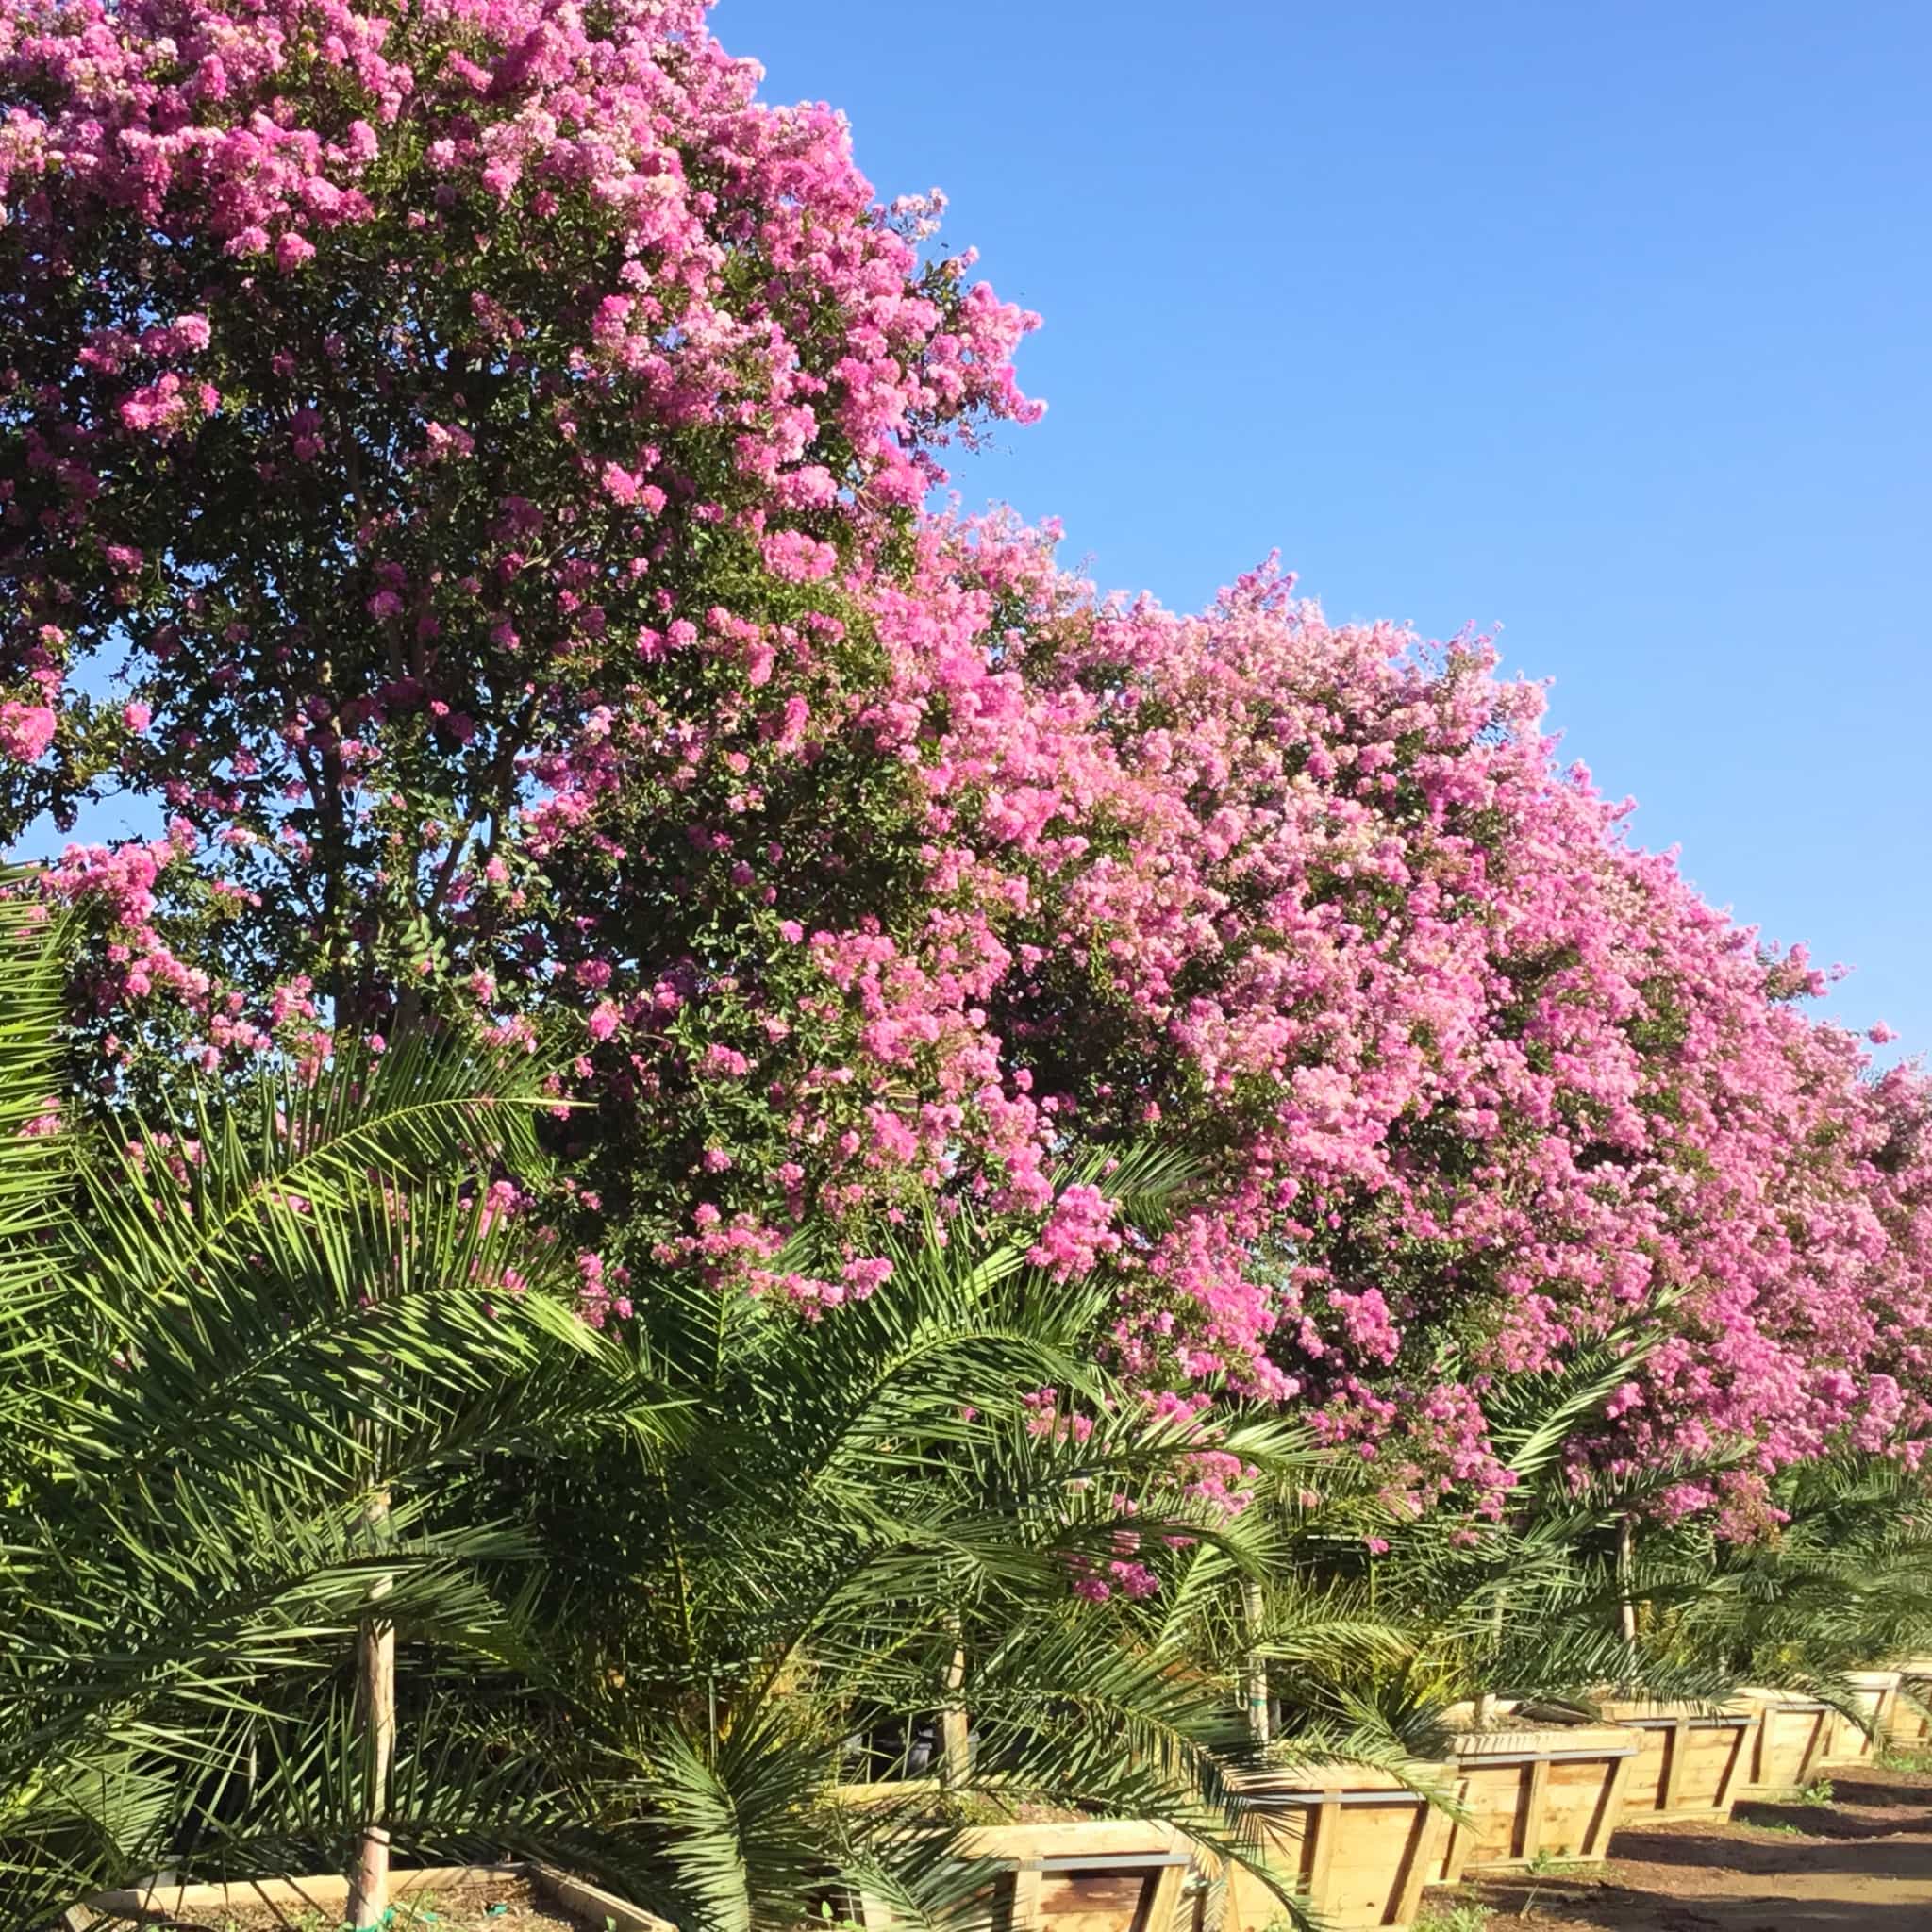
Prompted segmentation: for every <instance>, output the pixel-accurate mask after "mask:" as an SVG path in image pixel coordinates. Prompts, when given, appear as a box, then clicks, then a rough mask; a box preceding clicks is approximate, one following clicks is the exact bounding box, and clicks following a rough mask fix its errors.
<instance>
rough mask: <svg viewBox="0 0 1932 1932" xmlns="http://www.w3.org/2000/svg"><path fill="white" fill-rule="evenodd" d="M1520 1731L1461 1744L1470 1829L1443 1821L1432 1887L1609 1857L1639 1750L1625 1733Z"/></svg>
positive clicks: (1603, 1727)
mask: <svg viewBox="0 0 1932 1932" xmlns="http://www.w3.org/2000/svg"><path fill="white" fill-rule="evenodd" d="M1503 1708H1504V1710H1505V1712H1506V1714H1507V1715H1508V1716H1509V1717H1511V1718H1513V1717H1514V1713H1512V1712H1509V1711H1508V1707H1507V1706H1506V1707H1503ZM1515 1722H1516V1723H1517V1724H1519V1725H1520V1728H1511V1729H1503V1730H1483V1731H1465V1732H1463V1733H1461V1734H1460V1735H1459V1736H1458V1737H1457V1740H1456V1761H1457V1768H1458V1770H1459V1771H1460V1773H1461V1786H1462V1792H1461V1796H1462V1807H1463V1809H1464V1810H1465V1811H1467V1812H1468V1813H1469V1814H1470V1822H1469V1823H1468V1824H1461V1823H1459V1822H1457V1820H1455V1819H1449V1820H1446V1821H1445V1823H1444V1826H1443V1831H1442V1856H1441V1860H1440V1861H1439V1862H1438V1863H1437V1864H1436V1865H1434V1866H1432V1867H1431V1869H1430V1874H1429V1883H1430V1884H1431V1885H1459V1884H1460V1883H1461V1882H1462V1879H1463V1877H1464V1875H1465V1874H1472V1873H1482V1872H1502V1871H1508V1870H1510V1869H1512V1868H1514V1867H1520V1866H1524V1865H1528V1864H1530V1863H1532V1862H1533V1861H1534V1860H1535V1859H1537V1858H1538V1857H1554V1858H1563V1859H1566V1860H1575V1861H1577V1862H1592V1863H1593V1862H1596V1861H1598V1860H1601V1859H1604V1858H1607V1857H1609V1850H1610V1834H1611V1833H1612V1832H1614V1831H1615V1830H1616V1828H1617V1823H1618V1820H1619V1819H1620V1818H1621V1816H1622V1815H1623V1808H1624V1790H1625V1788H1626V1786H1627V1785H1628V1783H1629V1779H1630V1774H1631V1773H1632V1771H1633V1770H1634V1769H1635V1767H1636V1764H1637V1759H1638V1755H1639V1752H1640V1749H1641V1746H1640V1744H1639V1741H1638V1740H1637V1739H1636V1738H1635V1737H1634V1736H1632V1734H1631V1733H1630V1732H1629V1731H1628V1730H1626V1729H1625V1728H1624V1726H1623V1725H1621V1724H1542V1723H1533V1722H1531V1721H1530V1720H1528V1719H1517V1720H1515Z"/></svg>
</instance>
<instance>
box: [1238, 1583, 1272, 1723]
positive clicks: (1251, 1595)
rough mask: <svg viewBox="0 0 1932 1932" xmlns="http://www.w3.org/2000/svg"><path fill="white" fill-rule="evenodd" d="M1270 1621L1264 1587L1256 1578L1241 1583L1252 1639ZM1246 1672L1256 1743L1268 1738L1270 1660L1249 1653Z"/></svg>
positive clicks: (1243, 1612) (1244, 1615) (1244, 1617)
mask: <svg viewBox="0 0 1932 1932" xmlns="http://www.w3.org/2000/svg"><path fill="white" fill-rule="evenodd" d="M1267 1620H1268V1610H1267V1605H1266V1603H1265V1601H1264V1600H1263V1598H1262V1595H1261V1586H1260V1584H1259V1583H1257V1582H1256V1581H1255V1579H1254V1578H1253V1577H1249V1578H1247V1579H1245V1580H1244V1581H1243V1582H1242V1584H1241V1621H1242V1623H1243V1624H1245V1625H1246V1626H1247V1633H1248V1636H1249V1637H1250V1638H1251V1639H1253V1638H1256V1637H1258V1636H1259V1635H1260V1634H1261V1629H1262V1626H1263V1625H1264V1624H1266V1622H1267ZM1244 1675H1245V1677H1246V1680H1247V1697H1248V1731H1249V1735H1250V1736H1252V1737H1253V1739H1254V1740H1255V1742H1256V1743H1257V1744H1265V1743H1266V1742H1267V1741H1268V1735H1269V1730H1270V1728H1271V1726H1270V1723H1269V1715H1270V1714H1269V1710H1268V1659H1267V1658H1266V1657H1263V1656H1262V1655H1261V1653H1260V1652H1259V1651H1258V1650H1251V1651H1249V1652H1248V1655H1247V1659H1246V1667H1245V1671H1244Z"/></svg>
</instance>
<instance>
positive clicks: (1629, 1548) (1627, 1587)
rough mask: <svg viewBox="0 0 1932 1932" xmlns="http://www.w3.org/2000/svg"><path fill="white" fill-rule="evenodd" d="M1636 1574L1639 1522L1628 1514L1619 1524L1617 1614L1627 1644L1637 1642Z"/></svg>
mask: <svg viewBox="0 0 1932 1932" xmlns="http://www.w3.org/2000/svg"><path fill="white" fill-rule="evenodd" d="M1636 1572H1637V1520H1636V1518H1635V1517H1633V1516H1630V1515H1627V1514H1626V1515H1624V1517H1622V1518H1621V1519H1620V1520H1619V1522H1618V1524H1617V1599H1618V1604H1617V1614H1618V1620H1619V1622H1620V1624H1622V1626H1623V1631H1624V1642H1625V1643H1635V1642H1636V1641H1637V1598H1636V1596H1635V1594H1634V1593H1633V1592H1634V1586H1635V1581H1636Z"/></svg>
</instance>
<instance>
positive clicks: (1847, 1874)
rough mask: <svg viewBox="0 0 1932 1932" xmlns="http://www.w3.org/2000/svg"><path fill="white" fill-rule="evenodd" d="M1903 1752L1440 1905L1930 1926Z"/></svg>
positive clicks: (1595, 1919) (1893, 1930)
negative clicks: (1900, 1763) (1600, 1860)
mask: <svg viewBox="0 0 1932 1932" xmlns="http://www.w3.org/2000/svg"><path fill="white" fill-rule="evenodd" d="M1914 1762H1915V1764H1916V1765H1918V1766H1920V1767H1923V1768H1916V1769H1913V1770H1896V1769H1878V1768H1876V1767H1862V1766H1861V1767H1859V1768H1857V1769H1855V1770H1848V1771H1835V1772H1832V1773H1830V1774H1829V1776H1830V1780H1831V1796H1830V1799H1829V1801H1828V1802H1826V1803H1824V1804H1816V1805H1814V1804H1802V1803H1790V1804H1778V1805H1756V1804H1753V1805H1740V1807H1738V1814H1737V1818H1736V1820H1735V1821H1734V1822H1733V1823H1732V1824H1729V1825H1724V1826H1713V1825H1707V1824H1653V1825H1637V1826H1626V1827H1625V1828H1624V1830H1622V1831H1620V1832H1618V1834H1617V1836H1616V1839H1615V1840H1614V1845H1613V1849H1614V1850H1615V1852H1616V1857H1614V1858H1612V1859H1611V1860H1610V1862H1609V1864H1608V1865H1607V1867H1599V1868H1596V1869H1594V1870H1592V1871H1590V1872H1587V1873H1575V1874H1560V1873H1559V1874H1547V1875H1543V1874H1524V1875H1520V1876H1512V1877H1510V1878H1509V1879H1507V1880H1502V1881H1493V1882H1491V1883H1488V1884H1484V1885H1474V1886H1471V1887H1470V1888H1469V1889H1468V1890H1467V1892H1466V1893H1463V1894H1458V1895H1457V1899H1456V1900H1453V1901H1443V1902H1442V1904H1441V1905H1439V1906H1438V1907H1437V1910H1438V1911H1439V1913H1441V1915H1442V1917H1443V1919H1445V1920H1446V1922H1447V1923H1448V1924H1458V1922H1457V1920H1456V1919H1454V1918H1450V1917H1449V1916H1448V1914H1449V1913H1450V1912H1452V1911H1454V1910H1455V1909H1456V1907H1457V1905H1458V1904H1461V1905H1464V1906H1471V1905H1474V1906H1481V1907H1487V1908H1488V1910H1489V1915H1490V1916H1489V1918H1488V1920H1487V1925H1486V1932H1516V1928H1517V1927H1519V1926H1521V1927H1524V1928H1529V1927H1534V1928H1535V1932H1932V1761H1927V1760H1925V1759H1924V1758H1921V1759H1917V1760H1914ZM1439 1896H1440V1895H1439ZM1426 1923H1427V1921H1426V1919H1425V1920H1424V1924H1426ZM1459 1923H1460V1924H1467V1925H1473V1924H1483V1923H1484V1922H1483V1921H1482V1920H1481V1919H1480V1918H1479V1917H1478V1916H1477V1915H1476V1914H1475V1913H1474V1912H1471V1913H1470V1914H1469V1916H1468V1917H1466V1918H1464V1919H1462V1920H1461V1921H1460V1922H1459Z"/></svg>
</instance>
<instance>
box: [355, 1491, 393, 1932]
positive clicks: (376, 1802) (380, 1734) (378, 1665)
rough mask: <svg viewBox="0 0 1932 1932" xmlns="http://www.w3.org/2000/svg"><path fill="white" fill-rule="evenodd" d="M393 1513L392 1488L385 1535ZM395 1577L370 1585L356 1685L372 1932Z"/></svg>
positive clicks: (364, 1884)
mask: <svg viewBox="0 0 1932 1932" xmlns="http://www.w3.org/2000/svg"><path fill="white" fill-rule="evenodd" d="M388 1517H389V1492H388V1491H386V1490H378V1491H376V1493H375V1497H374V1498H373V1499H372V1500H371V1502H370V1505H369V1524H370V1529H371V1531H372V1533H373V1534H377V1535H379V1534H380V1532H381V1527H382V1524H384V1523H385V1522H386V1521H387V1520H388ZM391 1583H392V1579H391V1578H390V1577H387V1576H378V1577H377V1578H376V1579H375V1582H374V1583H372V1584H371V1585H370V1586H369V1603H370V1614H368V1615H367V1616H365V1617H364V1618H363V1620H362V1627H361V1629H360V1630H359V1631H358V1633H357V1637H356V1691H357V1699H358V1707H359V1711H360V1716H361V1724H362V1740H361V1741H362V1831H361V1838H360V1841H359V1842H358V1846H357V1851H356V1869H355V1871H354V1872H353V1873H352V1874H350V1879H349V1902H348V1922H349V1925H350V1928H351V1932H370V1928H372V1927H375V1926H378V1925H380V1924H382V1920H383V1915H384V1913H386V1912H387V1911H388V1910H389V1826H388V1825H387V1824H385V1823H384V1822H383V1820H384V1818H385V1816H386V1815H387V1813H388V1810H389V1774H390V1766H391V1763H392V1762H393V1761H394V1758H395V1750H396V1626H395V1625H394V1624H392V1623H391V1622H390V1621H389V1620H388V1619H387V1618H386V1617H383V1616H381V1615H379V1614H378V1613H377V1610H376V1607H377V1606H379V1605H380V1603H381V1601H382V1599H383V1598H384V1597H386V1596H387V1595H388V1594H389V1593H390V1590H391Z"/></svg>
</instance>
